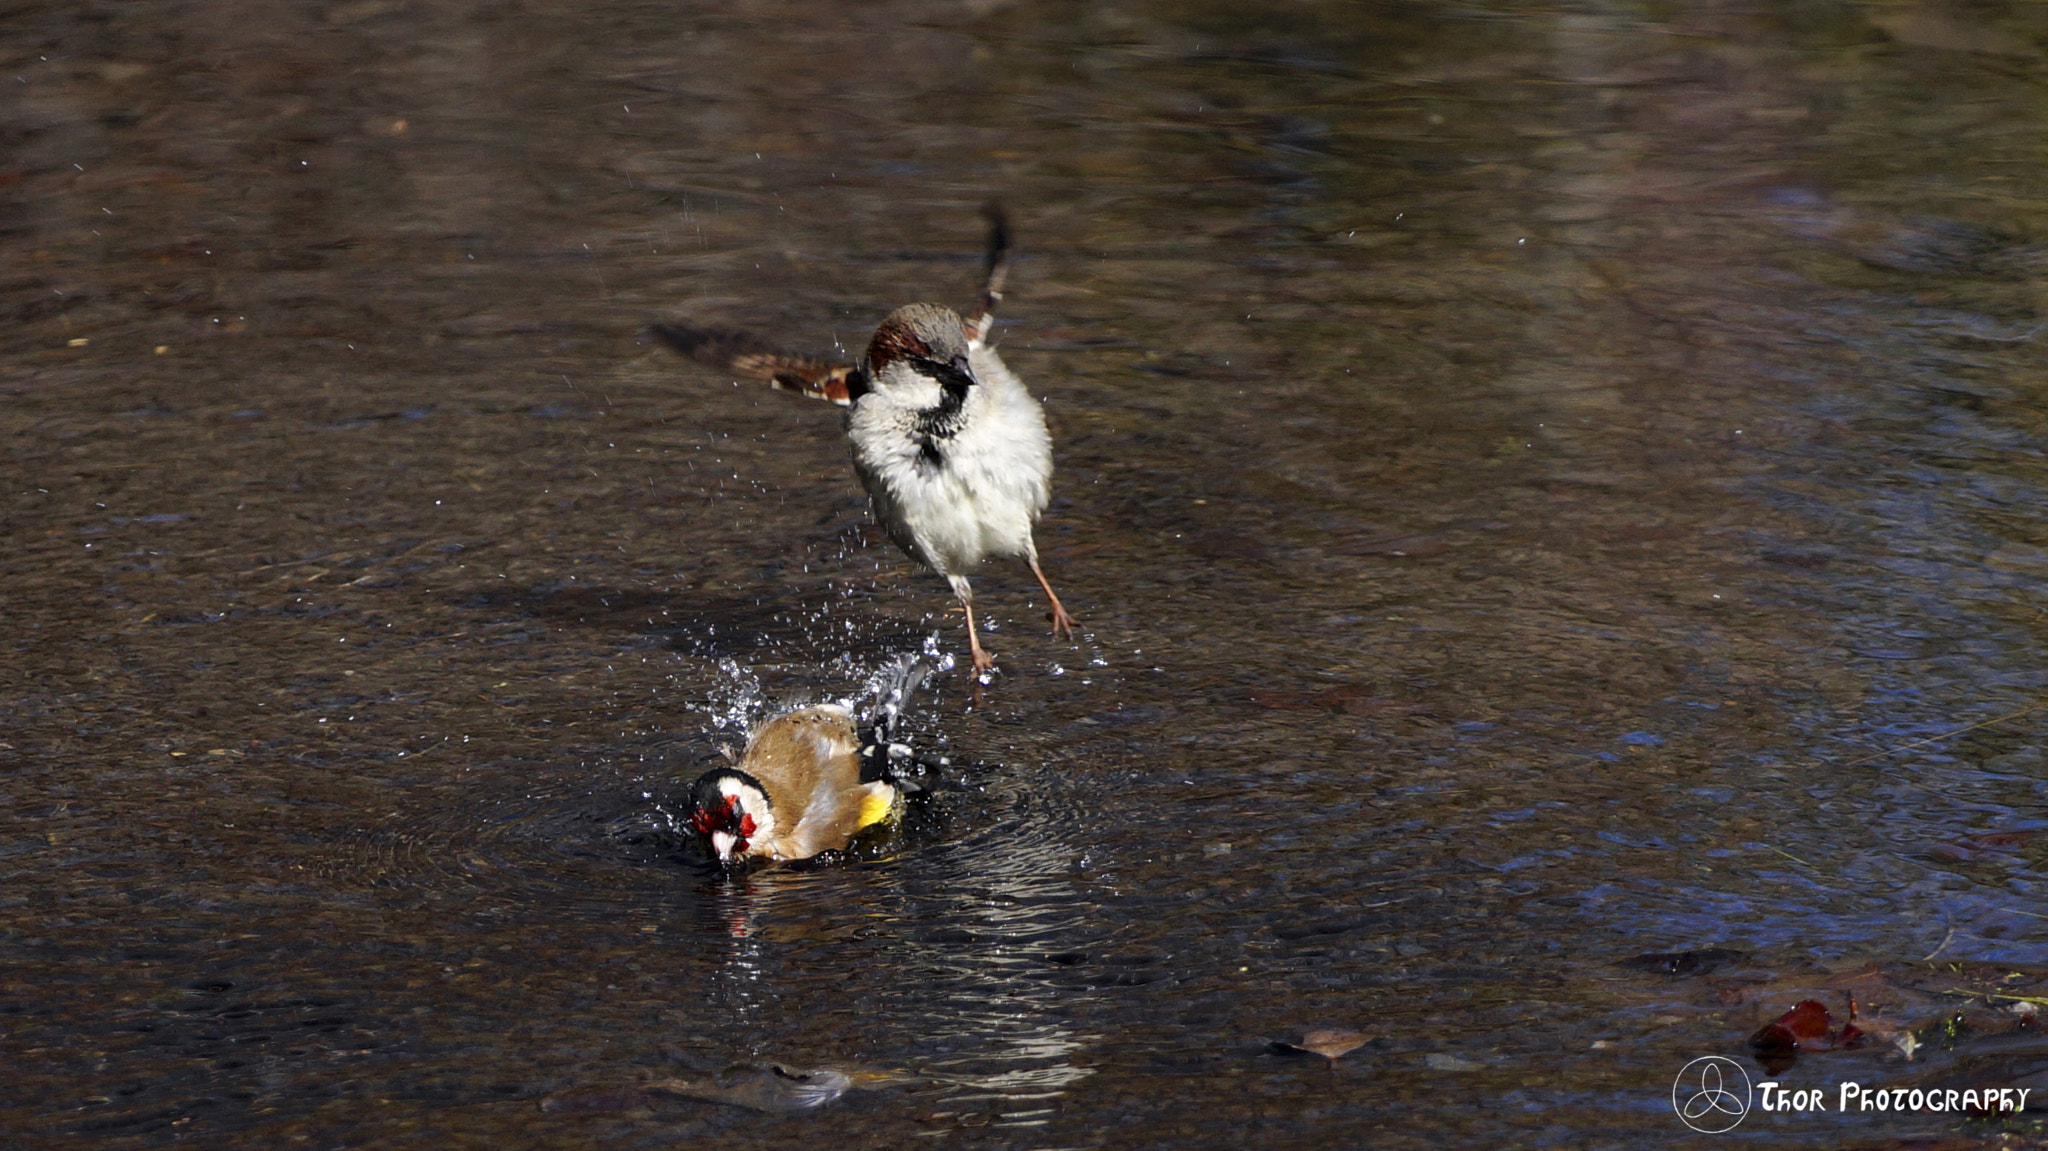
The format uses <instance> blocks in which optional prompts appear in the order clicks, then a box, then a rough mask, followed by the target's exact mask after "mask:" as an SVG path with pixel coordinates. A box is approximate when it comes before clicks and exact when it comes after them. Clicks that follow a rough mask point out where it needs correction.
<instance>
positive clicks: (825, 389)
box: [654, 324, 858, 406]
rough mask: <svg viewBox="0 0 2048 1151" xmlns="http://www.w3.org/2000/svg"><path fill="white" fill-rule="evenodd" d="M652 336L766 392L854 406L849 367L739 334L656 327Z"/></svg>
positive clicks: (854, 384)
mask: <svg viewBox="0 0 2048 1151" xmlns="http://www.w3.org/2000/svg"><path fill="white" fill-rule="evenodd" d="M654 334H655V335H656V336H659V337H660V338H661V341H662V342H663V343H665V344H667V345H668V346H669V347H671V348H674V349H675V350H676V351H678V352H681V353H682V354H684V355H686V356H688V357H690V358H691V359H693V360H696V361H697V362H698V363H701V364H709V365H711V366H712V367H714V368H724V369H726V370H728V371H731V372H734V373H736V374H738V375H741V376H748V377H751V378H753V379H757V380H762V381H765V382H766V383H767V384H768V386H769V387H772V388H777V389H780V390H782V391H785V392H795V393H797V394H798V395H804V396H809V397H811V398H812V399H814V400H830V401H831V402H833V403H835V404H840V405H842V406H843V405H846V404H850V403H852V402H853V397H854V395H855V393H856V390H857V388H858V382H857V381H856V380H854V379H853V377H854V374H855V373H856V372H857V371H858V369H857V368H855V367H854V366H853V365H852V364H831V363H826V362H825V361H824V360H817V359H812V358H811V357H809V356H797V355H792V354H790V353H788V352H784V351H780V350H778V349H776V348H773V347H770V346H768V345H767V344H765V343H763V342H761V341H760V340H757V339H755V338H754V337H752V336H750V335H747V334H746V333H744V332H728V331H719V330H715V329H710V328H687V327H684V326H682V325H681V324H656V325H654Z"/></svg>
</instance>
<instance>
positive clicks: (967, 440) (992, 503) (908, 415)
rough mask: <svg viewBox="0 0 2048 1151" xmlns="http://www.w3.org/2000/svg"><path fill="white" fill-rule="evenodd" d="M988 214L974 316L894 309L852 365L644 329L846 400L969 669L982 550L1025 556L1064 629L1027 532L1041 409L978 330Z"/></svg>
mask: <svg viewBox="0 0 2048 1151" xmlns="http://www.w3.org/2000/svg"><path fill="white" fill-rule="evenodd" d="M987 216H988V220H989V242H988V264H987V277H986V280H985V286H984V287H983V289H982V297H981V304H980V307H979V309H978V311H977V314H976V315H975V317H974V319H973V320H971V321H970V320H963V319H962V318H961V317H960V315H959V314H958V313H956V312H954V311H953V310H952V309H951V308H947V307H943V306H941V305H938V304H909V305H906V306H904V307H901V308H898V309H896V310H895V311H893V312H891V313H889V315H888V316H887V318H885V319H883V321H882V324H881V326H880V327H878V328H876V329H875V334H874V337H873V338H872V339H870V340H869V341H868V347H867V354H866V355H865V356H864V357H862V360H861V362H860V363H859V364H857V365H854V364H831V363H827V362H825V361H822V360H816V359H809V358H806V357H801V356H792V355H787V354H785V353H781V352H777V351H775V350H773V349H771V348H768V347H767V346H765V345H763V344H760V343H758V342H756V341H754V340H753V339H751V338H749V337H747V336H743V335H737V334H734V333H729V332H711V331H703V330H699V329H693V328H683V327H677V326H673V325H658V326H656V328H655V329H654V330H655V334H656V335H658V336H660V337H661V338H662V339H663V340H665V341H667V342H668V343H669V344H670V345H671V346H672V347H674V348H676V349H677V350H679V351H681V352H683V353H685V354H686V355H689V356H691V357H693V358H695V359H698V360H701V361H703V362H705V363H709V364H714V365H716V366H719V367H723V368H728V369H730V370H732V371H734V372H738V373H741V374H744V375H751V376H755V377H758V378H761V379H765V380H766V381H768V383H769V384H771V385H772V386H774V387H777V388H782V389H784V390H788V391H795V392H799V393H802V394H804V395H807V396H812V397H815V398H818V399H824V400H830V401H832V402H834V403H837V404H842V405H845V406H846V407H847V409H848V411H847V416H846V438H847V440H848V442H849V444H850V445H851V447H852V449H853V468H854V472H855V474H857V475H858V476H859V477H860V482H861V485H862V486H863V487H865V488H867V490H868V496H869V498H870V500H871V502H872V503H873V506H874V511H875V518H876V519H878V520H880V521H881V524H882V527H883V528H884V529H886V530H887V531H888V533H889V538H890V539H892V540H894V541H896V546H898V547H900V548H902V549H903V550H904V552H905V553H906V554H908V555H909V556H910V558H912V559H914V560H916V561H918V562H919V563H921V564H924V565H925V566H926V567H929V568H931V569H932V570H933V571H935V572H937V573H939V574H940V575H942V576H944V577H946V581H947V582H948V583H949V584H951V585H952V587H953V594H954V595H955V596H957V597H959V600H960V606H961V608H962V609H963V610H964V611H965V612H966V614H967V643H968V647H969V648H970V649H971V650H972V652H973V654H974V674H975V675H976V676H977V677H985V676H986V675H987V674H988V673H989V672H990V671H991V670H992V669H993V668H994V667H995V659H994V657H992V656H990V655H989V653H988V652H987V651H985V650H983V648H982V646H981V638H980V636H979V635H978V634H977V632H976V630H975V626H974V589H973V588H972V587H971V586H970V585H969V584H968V582H967V573H968V572H969V571H970V570H972V569H973V568H974V567H975V565H977V564H979V563H980V562H981V561H982V559H983V558H984V557H987V556H1015V555H1021V556H1023V557H1024V562H1025V563H1027V564H1029V565H1030V567H1031V574H1032V575H1033V576H1036V577H1037V579H1038V585H1039V586H1040V587H1042V588H1044V589H1045V598H1046V599H1047V601H1049V602H1050V603H1051V605H1052V611H1051V619H1052V627H1053V632H1054V634H1058V635H1063V634H1069V633H1071V632H1072V631H1073V629H1074V617H1073V616H1071V615H1069V614H1067V609H1066V608H1065V607H1064V606H1062V605H1061V603H1060V598H1059V596H1058V595H1056V594H1054V593H1053V590H1052V583H1051V582H1050V581H1048V580H1047V579H1046V578H1045V572H1044V570H1042V569H1041V568H1040V567H1039V566H1038V546H1037V544H1036V542H1035V541H1034V540H1033V539H1032V526H1033V525H1034V524H1035V523H1037V521H1038V517H1039V515H1040V514H1041V513H1043V512H1044V511H1045V505H1046V502H1047V501H1048V500H1049V499H1050V498H1051V492H1052V437H1051V436H1050V435H1049V434H1048V433H1047V432H1046V428H1045V412H1044V411H1043V410H1042V409H1041V408H1040V407H1039V405H1038V401H1037V400H1035V399H1033V398H1032V396H1031V393H1030V392H1028V391H1026V390H1025V388H1024V384H1023V382H1022V381H1021V380H1019V379H1018V378H1017V377H1016V375H1015V374H1014V373H1012V372H1011V371H1010V369H1009V368H1008V367H1006V366H1004V364H1003V361H1002V358H1001V357H1000V356H998V355H996V352H995V349H994V348H992V347H989V346H988V342H987V341H988V335H989V330H990V329H991V328H992V327H994V325H995V309H996V305H997V304H998V303H999V302H1001V300H1002V298H1003V281H1004V279H1005V277H1006V276H1007V274H1008V271H1009V253H1010V238H1009V225H1008V222H1007V221H1006V220H1005V219H1004V217H1003V214H1002V213H1001V212H1000V211H999V210H997V209H995V208H994V207H991V208H989V209H988V210H987Z"/></svg>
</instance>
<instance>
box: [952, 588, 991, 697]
mask: <svg viewBox="0 0 2048 1151" xmlns="http://www.w3.org/2000/svg"><path fill="white" fill-rule="evenodd" d="M946 582H947V583H950V584H952V585H953V594H954V595H956V596H958V597H960V608H961V610H963V611H965V612H966V613H967V647H968V649H969V650H971V651H973V652H974V678H975V679H977V680H978V679H980V678H981V677H982V676H985V675H987V674H988V673H989V672H992V671H994V670H995V669H996V657H994V656H992V655H990V654H989V653H987V652H985V651H983V650H982V649H981V636H980V635H979V634H978V633H977V632H976V631H975V630H974V588H973V587H972V586H971V585H969V584H968V582H967V577H966V576H956V575H949V576H947V577H946Z"/></svg>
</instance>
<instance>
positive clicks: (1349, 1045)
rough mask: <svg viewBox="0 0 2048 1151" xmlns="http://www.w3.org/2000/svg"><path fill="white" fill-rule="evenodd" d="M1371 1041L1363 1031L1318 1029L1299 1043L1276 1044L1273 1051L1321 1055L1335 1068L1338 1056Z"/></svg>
mask: <svg viewBox="0 0 2048 1151" xmlns="http://www.w3.org/2000/svg"><path fill="white" fill-rule="evenodd" d="M1371 1039H1372V1036H1370V1035H1367V1034H1366V1033H1365V1032H1363V1031H1340V1030H1335V1029H1330V1028H1317V1029H1316V1030H1314V1031H1311V1032H1309V1033H1308V1034H1306V1035H1304V1036H1302V1037H1301V1042H1299V1043H1287V1042H1275V1043H1273V1044H1272V1045H1271V1050H1273V1051H1276V1052H1279V1053H1281V1054H1286V1055H1320V1056H1322V1057H1323V1058H1325V1059H1327V1060H1329V1061H1330V1065H1331V1066H1332V1067H1334V1066H1336V1065H1337V1057H1338V1056H1340V1055H1344V1054H1347V1053H1349V1052H1352V1051H1356V1050H1358V1048H1360V1047H1362V1046H1364V1045H1365V1044H1366V1043H1368V1042H1370V1041H1371Z"/></svg>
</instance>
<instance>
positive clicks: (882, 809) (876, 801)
mask: <svg viewBox="0 0 2048 1151" xmlns="http://www.w3.org/2000/svg"><path fill="white" fill-rule="evenodd" d="M867 792H868V793H867V794H866V795H864V796H862V797H861V801H860V826H861V827H873V826H874V825H876V824H878V823H883V822H886V821H888V820H890V819H893V818H895V816H896V807H897V805H898V804H900V803H901V802H902V801H903V795H902V793H901V792H899V791H897V790H896V789H895V788H894V787H891V786H890V785H888V784H886V783H880V782H877V783H871V784H868V785H867Z"/></svg>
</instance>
